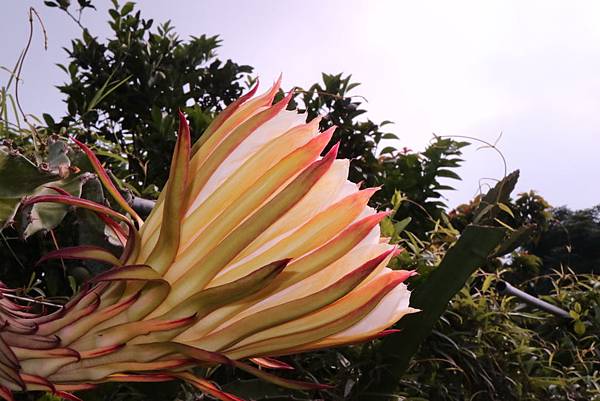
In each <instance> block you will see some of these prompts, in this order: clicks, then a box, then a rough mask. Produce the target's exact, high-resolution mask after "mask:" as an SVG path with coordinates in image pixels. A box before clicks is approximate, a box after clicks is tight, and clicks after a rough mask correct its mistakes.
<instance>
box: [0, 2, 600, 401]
mask: <svg viewBox="0 0 600 401" xmlns="http://www.w3.org/2000/svg"><path fill="white" fill-rule="evenodd" d="M45 3H46V5H47V6H48V7H52V8H55V9H57V10H58V11H61V12H63V13H65V19H67V18H68V17H72V19H74V20H75V23H77V24H79V25H80V27H81V28H82V30H81V37H80V38H75V39H73V41H72V42H71V45H70V48H68V49H67V53H68V58H69V63H68V64H66V65H62V66H60V68H62V69H63V70H64V71H65V74H66V76H65V79H66V82H65V83H64V84H62V85H60V86H59V87H58V90H60V91H61V92H62V93H63V94H64V95H65V96H66V110H65V114H64V115H61V116H51V115H48V114H44V115H43V116H42V118H41V119H39V120H37V119H34V118H33V117H31V116H30V117H29V118H28V119H27V118H24V117H26V116H24V115H20V113H19V107H18V105H17V103H18V99H17V98H16V97H15V95H14V88H15V86H16V85H18V84H19V77H18V73H19V72H18V71H19V69H14V70H13V71H12V73H11V74H7V80H6V82H5V84H4V86H3V88H2V91H1V93H0V95H1V99H0V100H1V102H0V138H1V139H2V144H1V145H0V172H1V174H0V176H1V178H0V179H1V180H2V182H1V185H0V226H3V227H4V229H3V231H2V232H1V233H0V235H1V237H0V240H1V245H0V274H1V277H2V281H3V282H5V283H6V284H9V285H11V286H14V287H17V288H20V295H23V296H28V297H35V298H41V299H45V300H48V301H51V302H57V303H61V302H64V300H65V299H68V297H69V296H71V295H72V294H73V293H74V292H76V291H77V289H78V286H79V285H80V284H81V282H83V281H84V280H85V279H87V278H88V277H89V276H90V275H93V274H96V273H98V272H99V271H101V270H102V269H103V268H104V267H105V266H102V265H100V264H90V263H86V264H81V263H75V262H67V261H65V262H56V264H54V265H52V264H44V266H43V267H36V265H35V262H36V261H37V260H38V259H39V257H40V256H41V255H43V254H44V253H45V252H47V251H48V250H51V249H54V248H56V247H58V246H68V245H73V244H80V243H86V244H90V243H92V244H99V245H103V246H108V247H111V246H113V245H112V244H111V238H110V237H109V236H108V235H107V234H106V233H105V232H104V228H103V224H101V223H100V222H99V221H98V220H97V219H96V217H95V216H93V215H90V214H88V213H87V212H85V211H80V210H69V209H67V208H63V207H61V206H55V205H53V206H36V209H25V208H22V207H20V206H19V202H20V199H21V198H22V197H23V196H26V195H31V194H36V193H39V192H41V191H44V190H45V189H44V188H43V186H42V185H43V184H47V183H53V184H54V185H58V186H61V187H63V188H64V189H65V190H67V191H69V192H71V193H73V194H76V195H78V196H82V197H86V198H89V199H94V200H97V201H100V202H107V203H109V202H110V199H106V198H105V197H104V193H103V191H102V188H101V186H100V184H99V182H98V180H97V179H96V178H95V177H94V175H93V174H91V173H92V170H91V169H90V166H89V165H87V163H86V162H85V158H84V157H82V155H81V153H79V152H78V151H76V150H74V149H72V148H71V147H70V146H69V144H68V142H67V134H69V135H75V136H77V137H78V138H79V139H81V140H83V141H85V142H86V143H88V144H89V145H91V146H92V147H93V148H94V150H95V152H96V153H97V154H98V155H100V157H101V160H102V162H103V163H104V164H105V165H106V166H107V167H108V168H109V170H110V171H111V173H112V174H113V176H114V177H115V179H116V180H117V182H118V183H119V184H120V185H121V188H122V190H123V192H124V193H125V194H127V195H128V196H142V197H146V198H154V197H156V196H157V194H158V192H159V190H160V188H162V186H163V184H164V182H165V179H166V176H167V170H168V166H169V163H170V160H169V159H168V158H166V157H165V155H170V154H171V149H172V147H173V146H174V143H175V133H176V126H175V124H176V121H175V118H174V117H175V112H176V110H177V109H178V108H182V109H183V111H184V112H185V113H186V114H187V116H188V118H189V120H190V123H191V126H192V132H193V134H194V136H195V137H194V139H197V138H198V137H199V136H200V135H201V133H202V131H203V129H204V128H205V127H206V126H207V124H208V123H209V122H210V120H211V119H212V118H213V117H214V116H215V115H216V113H218V112H219V111H220V110H222V109H223V108H224V107H225V106H226V105H227V104H229V103H230V102H232V101H233V100H234V99H235V98H237V97H238V96H239V95H240V94H241V93H242V92H243V91H244V90H246V89H247V88H248V87H249V86H250V85H252V83H253V82H254V79H255V77H254V76H253V75H252V67H251V66H247V65H243V64H239V63H236V62H234V61H231V60H227V61H223V60H220V59H219V58H218V57H217V54H216V51H217V49H218V47H219V45H220V43H221V42H220V39H219V38H218V37H207V36H204V35H202V36H200V37H195V38H189V39H182V38H180V37H179V36H178V35H177V34H176V31H175V28H174V27H173V26H172V25H171V24H170V23H169V22H160V23H157V22H154V21H152V20H147V19H144V18H143V16H142V15H141V11H140V10H138V9H136V6H135V5H134V4H133V3H125V4H118V3H117V2H116V1H113V7H112V8H111V9H110V10H109V24H110V27H111V31H112V32H111V35H110V36H109V37H108V38H106V39H100V38H98V37H96V36H94V33H93V32H91V31H90V30H89V29H87V28H86V27H85V23H84V22H82V21H81V18H77V17H75V16H76V15H79V16H80V15H81V13H79V11H85V12H86V13H87V12H94V11H93V4H92V2H91V1H89V0H78V1H77V4H71V2H70V1H68V0H54V1H46V2H45ZM84 15H85V14H84ZM357 86H358V83H356V82H354V81H352V77H351V76H349V75H346V76H345V75H342V74H323V75H322V77H321V80H320V81H319V82H317V83H315V84H314V85H311V86H309V87H308V88H304V89H296V96H295V98H294V101H293V102H292V105H291V106H290V107H297V108H298V109H300V110H301V111H304V112H306V114H307V118H309V119H310V118H313V117H315V116H316V115H323V116H324V117H325V118H324V119H323V120H322V123H321V124H322V128H327V127H329V126H332V125H337V126H338V127H339V128H338V130H337V131H336V134H335V136H334V138H333V139H332V144H333V142H337V141H340V144H341V147H340V157H342V158H349V159H351V160H352V162H351V172H350V179H351V180H353V181H354V182H361V181H363V182H364V183H365V185H366V186H382V190H381V191H379V192H378V193H377V196H376V197H375V198H374V199H373V200H372V206H374V207H376V208H378V209H381V210H384V209H392V210H394V213H393V215H392V216H391V217H390V218H388V219H386V220H384V221H383V223H382V232H383V233H384V235H386V236H388V237H390V238H391V240H392V242H396V243H399V244H401V246H402V247H403V248H404V249H405V250H406V251H405V252H404V253H403V254H401V255H400V256H399V257H398V258H396V259H395V260H394V261H393V266H395V267H398V268H411V269H417V270H418V271H419V273H420V276H419V277H418V278H416V279H415V280H414V281H413V282H411V286H412V287H413V288H414V289H415V301H414V302H417V303H420V305H418V306H423V308H422V309H423V310H426V311H433V312H432V313H431V314H430V315H427V314H425V313H424V314H422V316H420V317H415V319H416V320H415V321H414V322H413V321H411V322H410V323H411V324H410V325H409V326H408V327H404V331H403V332H402V333H401V334H400V335H394V336H390V337H388V338H386V339H385V340H382V341H375V342H373V343H369V344H365V345H360V346H354V347H345V348H341V349H335V350H325V351H321V352H317V353H312V354H308V355H300V356H294V357H290V358H288V359H287V360H286V361H287V362H289V363H290V364H292V365H294V366H295V367H296V370H295V371H294V372H292V373H286V374H289V375H290V377H299V376H301V377H303V378H304V379H309V380H318V381H321V382H325V383H332V384H336V387H335V388H334V389H333V390H329V391H323V392H320V393H317V394H306V393H295V394H293V395H292V396H291V399H299V400H310V399H326V400H368V399H373V400H384V399H407V400H431V401H437V400H444V401H446V400H448V401H450V400H456V401H458V400H474V401H477V400H481V401H487V400H540V401H541V400H600V377H599V375H600V373H599V367H600V366H599V365H600V362H599V361H600V354H599V352H598V349H597V346H596V341H597V338H598V334H600V295H599V294H600V292H599V291H600V288H599V287H600V282H599V281H598V278H597V275H596V274H597V269H598V267H597V261H598V259H599V258H600V250H599V248H598V247H597V244H598V240H599V237H600V207H595V208H592V209H588V210H581V211H573V210H569V209H567V208H552V207H551V206H550V205H548V204H547V202H546V201H545V200H544V199H543V197H541V196H540V195H539V194H535V193H525V194H520V195H518V196H517V197H516V198H514V197H511V196H510V192H511V190H512V187H514V182H515V180H516V177H517V175H515V174H513V175H511V176H508V177H506V179H505V180H503V181H501V182H500V183H499V184H498V185H497V186H496V188H495V189H493V190H492V191H490V193H489V194H488V195H487V196H481V197H478V198H476V199H474V200H473V201H472V202H471V203H469V204H467V205H461V206H459V207H457V208H456V209H455V210H452V211H449V210H448V208H447V205H446V204H445V203H444V198H443V191H447V190H451V189H452V187H451V186H450V185H449V184H451V182H452V180H457V179H460V177H459V175H458V174H457V168H458V167H460V165H461V162H462V159H461V149H462V148H464V147H465V146H468V143H466V142H463V141H457V140H453V139H449V138H440V137H434V138H432V140H431V142H430V145H429V146H428V147H427V148H426V149H424V150H423V151H420V152H416V151H412V150H409V149H396V148H395V147H394V146H393V143H394V142H393V140H394V139H397V136H396V135H395V134H393V133H391V132H388V130H389V129H390V127H391V126H390V125H389V122H385V121H384V122H380V123H378V122H373V121H371V120H370V119H368V118H367V117H366V110H365V109H364V99H363V98H361V97H360V96H358V95H357V93H358V92H357ZM13 116H14V117H13ZM389 144H392V146H389ZM469 238H471V239H469ZM486 238H487V239H488V240H489V241H488V242H489V243H488V245H489V246H488V248H489V249H487V248H485V246H484V244H483V243H484V242H485V239H486ZM484 248H485V249H484ZM114 249H116V248H114ZM461 250H465V251H470V250H481V252H482V254H481V255H479V256H477V257H473V256H472V255H470V256H469V255H467V256H468V258H467V256H465V255H466V254H465V255H463V254H459V253H460V252H461ZM457 254H459V256H461V259H460V261H461V263H456V261H455V259H456V258H455V257H454V256H453V255H457ZM453 258H454V259H453ZM467 261H468V262H467ZM477 268H479V269H477ZM448 280H449V281H448ZM500 280H507V281H508V282H510V283H512V284H513V285H515V286H518V287H520V288H522V289H525V290H527V291H528V292H530V293H532V294H535V295H537V296H540V297H541V298H543V299H545V300H547V301H549V302H551V303H554V304H556V305H558V306H560V307H561V308H563V309H565V310H568V311H569V312H570V314H571V319H561V318H558V317H555V316H552V315H550V314H548V313H546V312H541V311H538V310H535V309H532V308H531V307H528V306H526V305H525V304H523V303H522V302H521V301H519V300H518V299H516V298H514V297H509V296H505V295H502V294H500V293H499V292H498V291H497V290H496V284H497V283H498V282H499V281H500ZM440 281H441V282H443V283H444V288H446V289H449V290H448V291H449V292H448V294H447V297H446V298H445V297H444V296H443V294H441V293H440V292H431V291H432V290H434V289H435V288H436V287H435V286H436V285H438V284H436V283H439V282H440ZM454 287H455V290H452V288H454ZM432 293H435V294H436V297H432V296H431V294H432ZM419 294H423V295H419ZM432 298H436V299H432ZM448 301H450V302H448ZM437 310H439V311H438V312H435V311H437ZM434 312H435V313H434ZM440 315H441V316H440ZM423 316H425V317H423ZM405 324H406V323H405ZM413 354H414V355H413ZM411 357H412V358H411ZM204 373H206V374H210V375H211V378H213V379H215V380H216V381H217V382H219V383H221V384H223V386H224V387H225V388H226V389H227V390H228V391H231V392H233V393H237V394H239V395H242V396H244V397H246V398H250V399H256V400H263V399H264V400H266V399H269V400H274V399H282V400H283V399H290V395H289V391H287V390H282V389H279V388H275V387H273V386H270V385H267V384H265V383H263V382H260V381H258V380H256V379H253V378H251V377H246V376H245V375H244V374H242V373H240V372H237V371H235V372H234V371H232V370H229V369H226V368H220V369H218V370H217V371H215V372H204ZM198 396H199V395H198V394H196V393H195V392H194V391H193V390H192V389H191V388H188V387H186V386H185V385H182V384H179V383H171V384H160V385H143V386H132V385H124V384H119V385H116V384H115V385H106V386H103V387H101V388H100V389H99V390H95V391H94V392H89V393H86V395H85V397H86V399H89V400H96V399H97V400H150V399H154V400H167V399H180V400H192V399H198ZM23 397H24V398H26V397H28V398H29V399H40V397H41V399H49V398H51V397H50V396H48V395H39V394H38V395H27V396H23Z"/></svg>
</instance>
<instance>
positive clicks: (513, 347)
mask: <svg viewBox="0 0 600 401" xmlns="http://www.w3.org/2000/svg"><path fill="white" fill-rule="evenodd" d="M498 279H499V278H498V276H496V275H492V274H487V273H483V272H480V273H478V274H477V275H476V276H474V277H473V278H471V279H470V280H469V285H468V286H466V287H465V288H464V289H463V290H462V291H460V292H459V293H458V294H457V296H456V297H455V298H454V299H453V301H452V302H451V303H450V306H449V308H448V310H447V311H446V312H445V313H444V314H443V316H442V318H441V319H440V320H439V321H438V322H437V324H436V326H435V328H434V331H433V332H432V335H430V336H429V337H428V338H427V339H426V341H425V343H424V345H423V347H422V348H421V350H420V351H419V353H418V354H417V355H416V357H415V359H414V360H413V361H412V363H411V366H410V368H409V369H408V371H407V375H406V376H405V377H404V378H403V379H402V381H401V383H400V386H399V389H398V394H399V395H401V396H404V397H407V399H411V400H417V399H426V400H436V401H437V400H439V401H462V400H474V401H488V400H490V401H491V400H506V401H513V400H514V401H521V400H523V401H527V400H532V401H533V400H536V401H537V400H540V401H541V400H544V401H545V400H577V401H579V400H581V401H583V400H599V399H600V377H599V376H598V369H599V368H600V362H599V361H600V360H599V359H598V355H597V350H596V345H595V343H596V341H597V338H598V335H600V282H598V280H597V277H594V276H591V275H575V274H573V273H571V272H555V273H553V274H552V275H550V276H549V277H546V279H550V280H551V282H552V283H554V286H553V290H552V291H551V292H550V293H549V295H548V296H547V297H546V298H545V300H547V301H550V302H553V303H556V304H558V305H559V306H561V307H563V308H565V309H570V310H572V311H573V310H574V309H578V310H580V311H581V312H582V314H585V316H584V317H582V320H581V323H579V324H577V321H573V322H569V321H562V320H560V319H559V318H557V317H554V316H552V315H549V314H547V313H545V312H540V311H537V310H535V309H531V308H529V307H526V306H525V305H523V304H521V303H519V301H518V300H517V299H514V298H512V297H504V296H501V295H499V294H498V293H497V292H496V290H495V283H496V282H497V280H498ZM577 305H579V306H577ZM584 305H585V306H584ZM576 324H577V325H578V326H581V325H582V326H583V327H585V333H582V332H580V333H579V334H578V333H577V329H576V327H575V325H576Z"/></svg>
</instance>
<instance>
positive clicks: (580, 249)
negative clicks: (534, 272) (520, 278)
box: [526, 206, 600, 274]
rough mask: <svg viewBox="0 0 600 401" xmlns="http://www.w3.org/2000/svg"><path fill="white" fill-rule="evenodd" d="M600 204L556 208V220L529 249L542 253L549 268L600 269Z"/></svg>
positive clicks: (543, 259) (596, 272)
mask: <svg viewBox="0 0 600 401" xmlns="http://www.w3.org/2000/svg"><path fill="white" fill-rule="evenodd" d="M598 243H600V206H595V207H593V208H590V209H583V210H569V209H567V208H566V207H562V208H557V209H554V210H553V211H552V220H551V221H550V222H549V224H548V226H547V229H546V230H544V231H542V232H541V233H540V235H539V237H538V238H537V240H536V241H535V242H532V243H530V244H528V245H527V246H526V249H527V251H529V252H530V253H532V254H535V255H537V256H539V257H540V258H541V259H542V263H543V265H544V266H545V267H546V268H547V269H548V268H552V267H554V266H560V265H563V266H569V267H570V268H571V269H573V270H574V271H575V272H578V273H595V274H598V272H600V248H599V247H598Z"/></svg>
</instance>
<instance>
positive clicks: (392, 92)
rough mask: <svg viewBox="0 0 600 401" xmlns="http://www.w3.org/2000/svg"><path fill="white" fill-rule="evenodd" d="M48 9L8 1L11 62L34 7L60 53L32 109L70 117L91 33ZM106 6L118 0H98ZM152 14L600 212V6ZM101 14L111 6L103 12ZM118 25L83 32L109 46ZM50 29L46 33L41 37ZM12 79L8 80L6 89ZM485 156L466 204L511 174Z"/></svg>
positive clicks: (441, 4) (296, 6) (272, 7)
mask: <svg viewBox="0 0 600 401" xmlns="http://www.w3.org/2000/svg"><path fill="white" fill-rule="evenodd" d="M42 3H43V2H42V1H41V0H35V1H34V0H30V1H29V0H4V3H3V13H2V14H1V15H0V38H2V39H1V40H0V43H1V49H2V53H0V65H4V66H12V64H14V61H15V60H16V58H17V57H18V54H19V51H20V49H21V48H22V47H23V45H24V43H25V41H26V38H27V31H28V24H27V8H28V6H31V5H33V6H34V7H36V9H37V10H38V12H39V13H40V14H41V15H42V18H43V19H44V22H45V25H46V28H47V30H48V35H49V46H50V47H49V49H48V51H43V49H42V41H41V35H40V34H39V32H38V34H37V35H36V37H35V40H34V43H33V47H32V49H31V51H30V53H29V59H28V62H27V64H26V67H25V68H24V71H23V74H24V75H23V77H24V85H23V88H22V100H23V104H24V106H25V108H26V110H27V111H28V112H31V113H33V114H37V115H41V113H42V112H49V113H51V114H54V115H61V114H62V113H63V110H65V106H64V104H63V103H62V102H61V96H60V94H59V93H58V91H57V90H56V89H54V87H53V86H54V85H57V84H60V83H62V82H63V81H64V80H65V78H66V77H65V74H64V73H63V72H62V71H61V70H59V69H58V68H57V67H55V66H54V63H56V62H65V61H66V55H65V52H64V51H63V50H61V47H63V46H67V45H68V43H69V40H70V39H71V38H73V37H75V36H77V35H79V29H78V28H77V26H76V25H75V24H74V23H72V22H71V21H70V20H69V19H68V18H67V17H66V16H65V15H64V14H63V13H61V12H59V11H57V10H56V9H49V8H47V7H45V6H43V4H42ZM97 3H98V5H105V4H108V3H109V2H108V0H98V1H97ZM138 6H139V8H140V9H141V10H142V15H144V16H145V17H146V18H154V19H155V21H162V20H166V19H171V20H172V22H173V24H174V25H175V27H176V31H177V32H178V33H179V34H180V35H181V36H182V37H184V38H185V37H188V36H190V35H195V36H197V35H200V34H203V33H206V34H219V35H221V37H222V39H223V46H222V47H221V49H220V50H219V56H220V57H221V58H224V59H227V58H231V59H233V60H234V61H236V62H238V63H243V64H250V65H252V66H254V67H255V72H256V74H257V75H259V76H260V77H261V79H262V81H263V82H266V83H268V82H270V81H271V80H272V79H274V78H275V77H276V76H277V75H279V73H280V72H283V74H284V86H285V87H287V88H289V87H291V86H293V85H299V86H307V85H309V84H311V83H313V82H316V81H318V80H319V79H320V76H321V72H329V73H338V72H344V73H352V74H353V78H354V79H355V80H356V81H358V82H362V85H361V86H360V87H358V88H356V89H355V90H354V93H355V94H356V95H363V96H365V97H366V98H367V99H368V101H369V103H368V104H367V105H366V108H367V109H368V116H369V117H370V118H371V119H373V120H374V121H382V120H392V121H394V122H395V125H394V126H391V127H390V128H389V130H390V131H393V132H394V133H396V134H397V135H398V136H399V137H400V138H401V139H400V143H398V144H397V146H399V147H402V146H407V147H409V148H412V149H415V150H422V149H423V148H424V147H425V146H426V144H427V143H428V141H429V140H430V139H431V136H432V133H435V134H438V135H467V136H473V137H477V138H480V139H482V140H486V141H490V142H494V141H495V140H496V139H497V138H498V136H499V135H500V133H502V138H501V139H500V141H499V143H498V146H499V148H500V149H501V150H502V152H503V153H504V156H505V157H506V159H507V162H508V168H509V170H512V169H516V168H519V169H521V177H522V178H521V181H520V184H519V186H518V188H517V189H518V190H519V191H525V190H529V189H535V190H538V191H539V192H540V193H541V194H542V195H543V196H545V197H546V199H547V200H549V201H550V203H552V204H553V205H556V206H559V205H569V206H570V207H573V208H583V207H590V206H593V205H595V204H598V203H600V187H599V186H598V184H597V174H598V172H600V161H599V158H598V145H599V144H600V139H599V138H600V3H599V2H597V1H588V2H584V1H572V2H565V1H528V2H522V1H497V2H493V1H485V2H481V1H453V2H446V1H437V2H414V1H393V0H390V1H358V0H335V1H333V0H329V1H323V0H321V1H317V0H303V1H293V2H292V1H277V2H276V1H266V0H263V1H217V0H210V1H206V0H173V1H168V2H165V1H150V0H145V1H140V2H138ZM99 8H100V7H99ZM107 18H108V16H107V15H106V14H105V13H104V12H103V11H99V12H93V11H92V12H87V14H86V15H84V24H85V25H87V26H90V27H91V28H92V31H93V32H92V33H93V34H95V35H98V36H105V35H106V34H107V33H108V26H107V24H106V22H105V21H106V20H107ZM36 29H37V28H36ZM6 79H7V75H0V83H3V82H5V80H6ZM476 147H477V146H472V147H471V149H470V150H468V151H467V152H466V155H465V159H466V162H465V165H464V167H463V168H462V169H461V170H460V171H459V173H460V175H461V176H462V177H463V181H462V182H460V183H458V184H456V185H455V186H456V187H457V188H458V191H455V192H448V193H447V194H446V195H447V196H448V198H449V204H450V205H451V206H455V205H457V204H458V203H462V202H465V201H467V200H468V199H470V198H471V197H472V196H473V195H474V194H476V193H477V190H478V186H479V183H480V179H481V178H485V177H496V178H499V177H501V176H502V174H503V165H502V161H501V159H500V158H499V157H498V156H497V155H496V154H494V152H492V151H490V150H479V151H477V150H476Z"/></svg>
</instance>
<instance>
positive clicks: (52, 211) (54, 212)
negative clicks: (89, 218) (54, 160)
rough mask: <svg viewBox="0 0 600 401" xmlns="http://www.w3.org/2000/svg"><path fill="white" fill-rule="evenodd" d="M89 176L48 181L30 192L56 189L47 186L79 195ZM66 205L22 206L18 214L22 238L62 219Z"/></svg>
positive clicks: (45, 193)
mask: <svg viewBox="0 0 600 401" xmlns="http://www.w3.org/2000/svg"><path fill="white" fill-rule="evenodd" d="M89 177H91V175H90V174H83V175H79V176H71V177H69V178H67V179H64V180H60V181H54V182H50V183H48V184H45V185H42V186H40V187H38V188H36V190H35V191H34V192H33V193H32V195H33V196H38V195H55V194H56V191H54V190H52V189H50V188H48V187H49V186H54V187H59V188H62V189H64V190H65V191H67V192H69V193H70V194H71V195H74V196H77V197H79V196H81V187H82V185H83V184H84V182H85V181H86V180H87V179H89ZM67 211H68V206H66V205H62V204H58V203H50V202H45V203H35V204H33V205H30V206H26V207H24V208H23V210H22V212H21V213H20V214H19V216H20V224H19V231H20V233H21V235H22V236H23V237H24V238H26V239H27V238H29V237H30V236H32V235H33V234H35V233H36V232H38V231H41V230H51V229H53V228H54V227H56V226H57V225H59V224H60V222H61V221H62V220H63V219H64V217H65V215H66V214H67Z"/></svg>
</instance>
